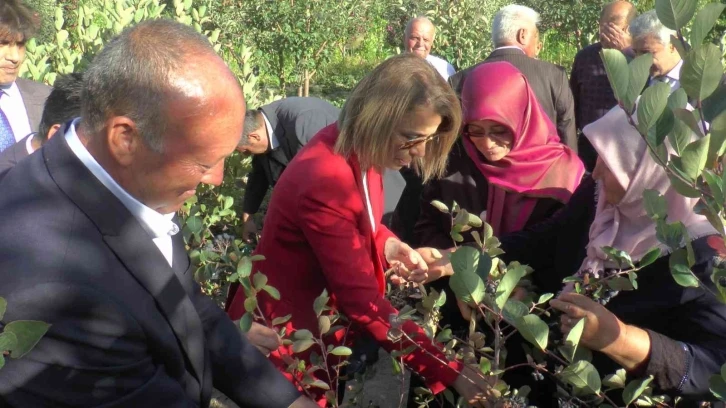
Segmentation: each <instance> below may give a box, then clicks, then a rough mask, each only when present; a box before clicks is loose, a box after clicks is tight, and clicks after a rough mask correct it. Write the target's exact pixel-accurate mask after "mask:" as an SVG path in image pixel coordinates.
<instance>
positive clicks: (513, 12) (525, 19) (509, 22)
mask: <svg viewBox="0 0 726 408" xmlns="http://www.w3.org/2000/svg"><path fill="white" fill-rule="evenodd" d="M539 22H540V17H539V13H538V12H536V11H534V10H532V9H531V8H529V7H526V6H520V5H517V4H512V5H509V6H506V7H503V8H502V9H500V10H499V11H497V14H495V15H494V19H493V20H492V42H493V43H494V48H497V47H502V46H504V45H506V44H508V43H513V42H516V40H517V32H518V31H519V30H520V29H522V28H527V26H529V25H532V24H534V25H537V24H539Z"/></svg>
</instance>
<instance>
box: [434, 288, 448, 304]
mask: <svg viewBox="0 0 726 408" xmlns="http://www.w3.org/2000/svg"><path fill="white" fill-rule="evenodd" d="M445 304H446V291H445V290H442V291H441V293H439V297H438V298H437V299H436V302H435V303H434V307H442V306H444V305H445Z"/></svg>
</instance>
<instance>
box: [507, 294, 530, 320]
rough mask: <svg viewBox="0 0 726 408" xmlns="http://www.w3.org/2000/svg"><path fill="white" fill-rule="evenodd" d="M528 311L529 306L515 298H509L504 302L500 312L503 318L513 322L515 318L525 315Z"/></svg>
mask: <svg viewBox="0 0 726 408" xmlns="http://www.w3.org/2000/svg"><path fill="white" fill-rule="evenodd" d="M528 313H529V308H528V307H527V305H525V304H524V303H522V302H520V301H519V300H516V299H509V300H507V303H505V304H504V309H503V310H502V314H503V315H504V319H505V320H506V321H508V322H510V323H514V322H516V321H517V319H519V318H521V317H524V316H526V315H527V314H528Z"/></svg>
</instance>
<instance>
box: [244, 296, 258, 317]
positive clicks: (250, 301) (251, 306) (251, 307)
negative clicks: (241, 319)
mask: <svg viewBox="0 0 726 408" xmlns="http://www.w3.org/2000/svg"><path fill="white" fill-rule="evenodd" d="M244 306H245V310H246V311H247V312H248V313H253V312H254V311H255V309H257V298H256V297H254V296H252V297H248V298H247V299H245V303H244Z"/></svg>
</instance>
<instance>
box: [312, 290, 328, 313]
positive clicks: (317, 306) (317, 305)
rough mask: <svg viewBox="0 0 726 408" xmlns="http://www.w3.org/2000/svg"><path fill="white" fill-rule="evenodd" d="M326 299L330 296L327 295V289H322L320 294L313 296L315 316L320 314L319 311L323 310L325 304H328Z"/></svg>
mask: <svg viewBox="0 0 726 408" xmlns="http://www.w3.org/2000/svg"><path fill="white" fill-rule="evenodd" d="M328 300H330V297H329V296H328V290H327V289H323V293H321V294H320V296H318V297H316V298H315V301H314V302H313V310H314V311H315V316H320V314H321V313H323V310H325V306H326V305H327V304H328Z"/></svg>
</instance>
